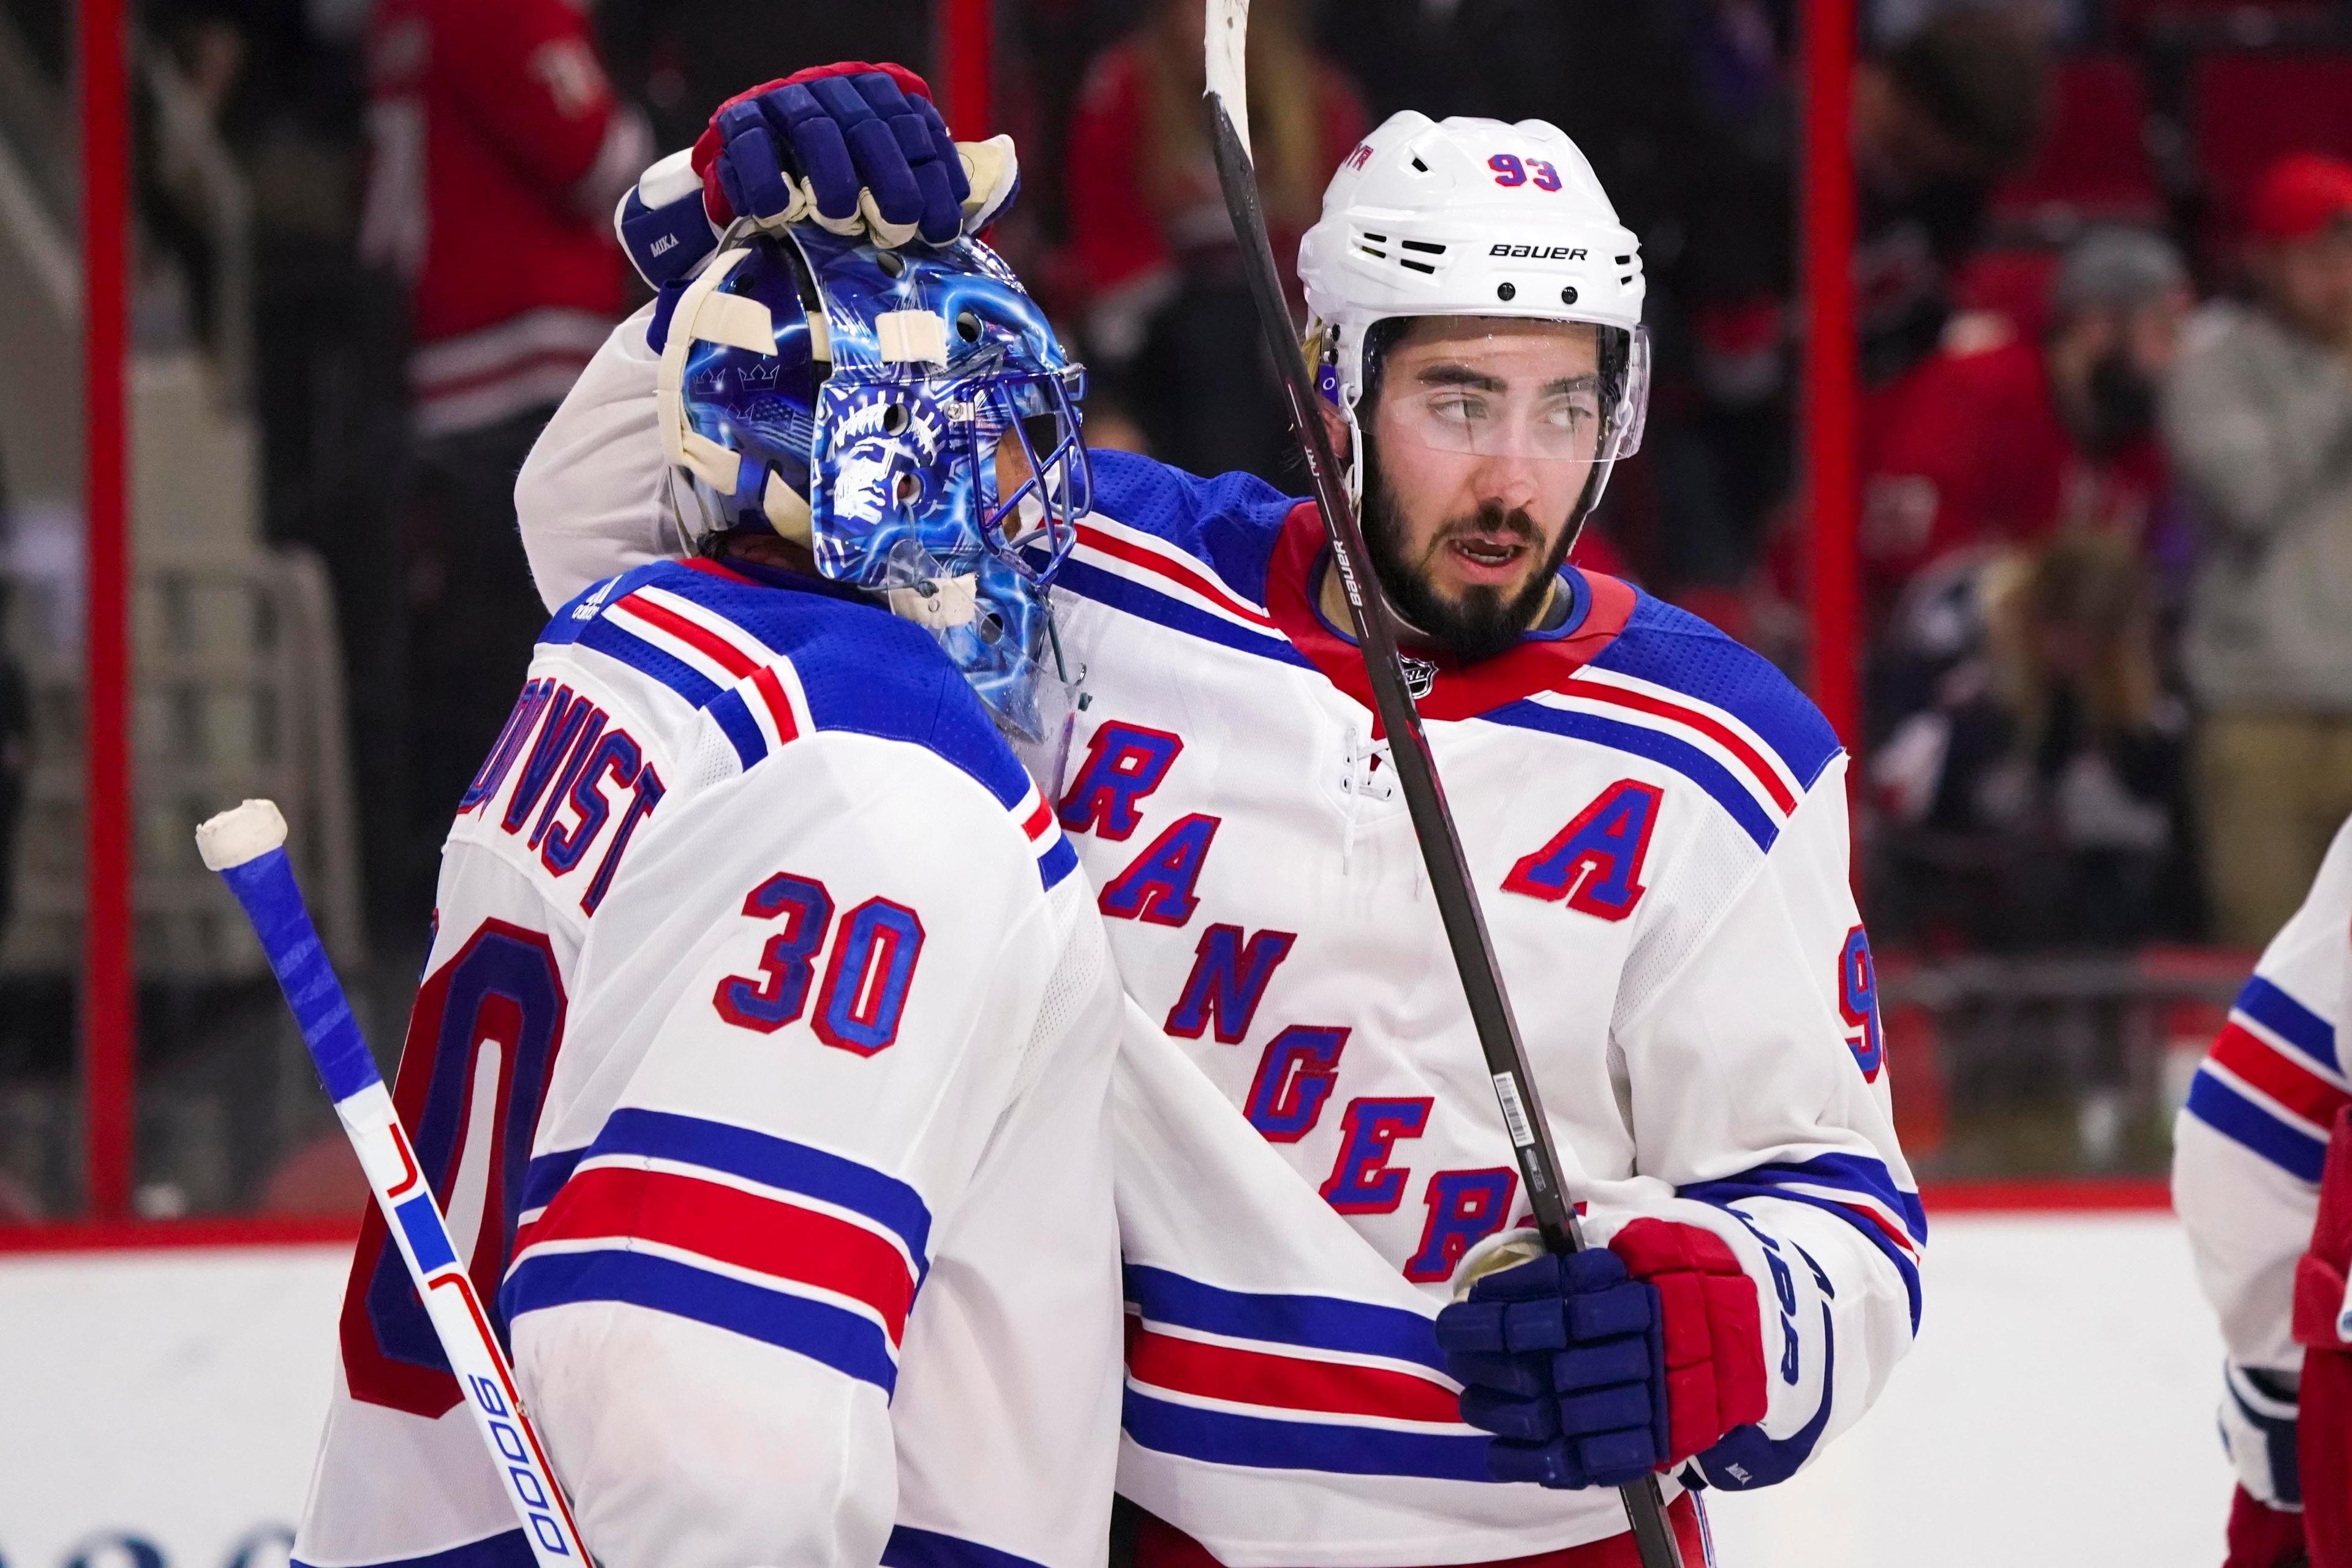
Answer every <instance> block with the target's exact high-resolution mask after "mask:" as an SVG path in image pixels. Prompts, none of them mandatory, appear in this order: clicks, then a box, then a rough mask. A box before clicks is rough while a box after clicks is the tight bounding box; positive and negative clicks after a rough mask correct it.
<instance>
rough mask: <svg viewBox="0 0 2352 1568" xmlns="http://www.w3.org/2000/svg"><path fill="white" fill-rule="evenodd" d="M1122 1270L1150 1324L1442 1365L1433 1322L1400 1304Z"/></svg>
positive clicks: (1136, 1267)
mask: <svg viewBox="0 0 2352 1568" xmlns="http://www.w3.org/2000/svg"><path fill="white" fill-rule="evenodd" d="M1122 1272H1123V1273H1124V1275H1125V1277H1126V1283H1127V1296H1128V1300H1130V1301H1133V1302H1134V1303H1135V1304H1136V1305H1137V1306H1138V1307H1139V1308H1141V1309H1142V1310H1143V1315H1144V1317H1145V1318H1146V1319H1147V1320H1149V1321H1151V1322H1155V1323H1166V1324H1169V1325H1170V1326H1171V1327H1174V1328H1180V1329H1200V1330H1202V1331H1206V1332H1209V1333H1213V1334H1226V1335H1230V1336H1232V1337H1233V1338H1235V1339H1244V1340H1263V1341H1265V1342H1267V1343H1270V1344H1282V1345H1300V1346H1303V1347H1305V1348H1307V1349H1309V1350H1327V1351H1352V1352H1356V1353H1357V1354H1360V1355H1377V1356H1387V1357H1388V1358H1389V1359H1390V1360H1391V1361H1408V1362H1412V1363H1415V1364H1416V1365H1419V1366H1425V1367H1428V1368H1430V1369H1431V1370H1432V1371H1434V1372H1439V1373H1443V1372H1444V1370H1445V1362H1444V1358H1443V1357H1442V1356H1440V1355H1439V1354H1438V1353H1437V1329H1436V1325H1435V1323H1434V1321H1433V1320H1431V1319H1428V1318H1424V1317H1423V1316H1422V1315H1421V1314H1420V1313H1418V1312H1412V1311H1407V1310H1404V1309H1403V1308H1401V1307H1375V1306H1370V1305H1367V1304H1366V1303H1364V1302H1361V1301H1342V1300H1338V1299H1336V1298H1334V1297H1329V1296H1275V1295H1255V1294H1251V1293H1247V1292H1244V1291H1240V1290H1223V1289H1218V1288H1217V1287H1216V1286H1214V1285H1203V1284H1202V1283H1201V1282H1200V1281H1199V1280H1197V1279H1185V1278H1184V1277H1183V1276H1182V1275H1181V1274H1171V1273H1170V1272H1169V1271H1168V1270H1166V1269H1164V1268H1150V1267H1149V1266H1147V1265H1144V1264H1140V1263H1130V1264H1129V1265H1128V1266H1127V1268H1125V1269H1124V1270H1123V1271H1122ZM1483 1474H1484V1472H1483V1471H1481V1475H1482V1476H1483Z"/></svg>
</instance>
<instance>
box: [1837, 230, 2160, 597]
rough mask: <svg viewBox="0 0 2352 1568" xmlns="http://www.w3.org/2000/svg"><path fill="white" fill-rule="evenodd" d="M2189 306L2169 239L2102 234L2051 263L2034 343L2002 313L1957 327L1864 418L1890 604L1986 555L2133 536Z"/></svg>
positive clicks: (2143, 511) (1873, 539)
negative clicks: (1964, 559) (2005, 548)
mask: <svg viewBox="0 0 2352 1568" xmlns="http://www.w3.org/2000/svg"><path fill="white" fill-rule="evenodd" d="M2190 303H2191V300H2190V294H2189V272H2188V268H2187V267H2186V266H2185V265H2184V264H2183V262H2182V261H2181V258H2180V255H2179V252H2178V251H2176V250H2175V249H2174V248H2173V247H2172V246H2171V245H2170V244H2168V242H2166V241H2165V240H2162V239H2159V238H2158V237H2156V236H2154V235H2150V234H2144V233H2141V232H2139V231H2137V230H2133V229H2104V230H2096V231H2094V232H2093V233H2091V234H2089V235H2087V236H2085V237H2084V238H2082V239H2080V240H2078V241H2076V242H2075V244H2074V247H2072V248H2071V249H2069V250H2068V251H2067V253H2066V256H2065V258H2064V259H2063V261H2062V262H2061V263H2060V265H2059V268H2058V271H2057V274H2056V276H2055V278H2054V279H2053V282H2052V285H2051V291H2050V304H2049V312H2048V327H2047V329H2046V331H2045V333H2044V335H2043V337H2042V341H2041V342H2033V341H2032V340H2031V339H2028V338H2023V337H2020V336H2019V335H2018V334H2017V333H2016V332H2015V331H2014V330H2013V329H2012V328H2011V326H2010V325H2009V323H2008V322H2007V321H2005V320H2004V319H2003V318H2000V317H1998V316H1992V315H1981V316H1979V315H1969V316H1961V317H1956V318H1954V319H1953V321H1952V325H1951V330H1949V331H1947V332H1946V334H1945V342H1944V345H1943V347H1941V348H1940V349H1938V350H1937V352H1936V353H1934V354H1932V355H1930V356H1929V357H1928V358H1927V361H1925V362H1924V363H1922V364H1920V365H1919V367H1918V368H1917V369H1916V370H1915V371H1913V372H1912V373H1911V374H1909V375H1907V376H1906V377H1905V378H1904V379H1903V380H1902V381H1900V382H1898V383H1896V384H1895V385H1894V386H1892V387H1890V388H1887V389H1886V390H1885V391H1884V392H1882V393H1880V394H1879V395H1877V398H1876V404H1877V406H1876V407H1875V408H1874V410H1873V411H1872V417H1871V420H1870V426H1871V440H1870V443H1869V446H1870V450H1869V452H1868V453H1867V455H1866V457H1865V459H1864V460H1865V464H1866V468H1865V470H1864V471H1865V476H1866V477H1865V482H1864V519H1863V537H1862V546H1863V553H1864V561H1865V562H1866V563H1867V565H1868V568H1869V570H1870V572H1871V574H1872V576H1873V578H1874V585H1875V586H1876V587H1877V588H1878V589H1879V591H1880V593H1881V594H1882V595H1884V596H1885V599H1886V600H1891V599H1892V598H1893V597H1894V595H1895V594H1897V593H1899V592H1900V590H1901V589H1902V587H1903V586H1904V584H1907V583H1909V582H1910V581H1911V580H1912V579H1914V578H1915V577H1916V576H1917V575H1918V574H1920V573H1921V572H1922V571H1923V570H1926V569H1927V568H1930V567H1932V566H1934V565H1936V564H1937V563H1942V562H1946V561H1948V560H1952V559H1954V558H1955V557H1959V556H1963V555H1969V554H1972V553H1974V552H1980V551H1982V550H1983V549H1985V548H1986V547H1988V546H1995V545H2028V546H2030V545H2032V544H2034V543H2037V542H2040V541H2042V540H2043V539H2045V538H2048V537H2049V536H2050V535H2052V534H2053V533H2058V532H2062V531H2069V530H2092V531H2107V532H2113V533H2115V534H2116V535H2117V536H2119V537H2121V538H2123V539H2125V540H2126V541H2127V542H2132V543H2135V544H2137V543H2138V542H2141V541H2142V540H2143V539H2144V537H2145V536H2146V534H2147V528H2148V523H2149V519H2150V516H2151V513H2152V512H2153V510H2154V509H2155V507H2156V505H2157V503H2158V499H2159V497H2160V495H2161V493H2162V490H2163V488H2164V480H2165V467H2164V458H2163V452H2162V449H2161V447H2160V446H2159V445H2158V441H2157V439H2156V407H2157V400H2158V392H2159V389H2160V388H2161V387H2162V385H2163V384H2164V381H2165V378H2166V376H2167V375H2168V373H2169V372H2170V370H2171V367H2172V363H2173V360H2174V358H2175V356H2176V354H2177V353H2179V343H2180V337H2181V330H2182V326H2183V323H2184V322H2185V321H2187V319H2188V315H2189V306H2190Z"/></svg>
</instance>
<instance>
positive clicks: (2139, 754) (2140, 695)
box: [1869, 531, 2193, 948]
mask: <svg viewBox="0 0 2352 1568" xmlns="http://www.w3.org/2000/svg"><path fill="white" fill-rule="evenodd" d="M1922 586H1923V590H1927V589H1929V588H1930V587H1932V591H1923V592H1920V593H1918V594H1916V595H1914V596H1913V597H1911V598H1910V599H1909V600H1907V601H1906V611H1907V612H1908V613H1907V615H1906V616H1905V617H1904V618H1903V619H1902V620H1901V621H1899V622H1898V623H1897V625H1896V626H1895V627H1894V628H1893V629H1892V631H1893V635H1892V636H1891V637H1890V639H1889V644H1888V651H1887V653H1886V655H1885V660H1886V662H1887V663H1888V664H1890V665H1892V666H1894V667H1895V669H1894V677H1895V679H1894V684H1896V685H1898V686H1900V687H1901V688H1903V689H1907V690H1908V691H1909V692H1911V693H1912V694H1913V700H1912V704H1911V705H1910V706H1909V707H1908V708H1906V710H1904V711H1903V713H1902V715H1901V717H1900V718H1899V719H1898V720H1897V721H1896V722H1895V724H1894V725H1893V726H1892V727H1891V729H1890V731H1889V732H1888V734H1887V737H1886V740H1885V742H1884V743H1883V744H1882V745H1880V746H1879V747H1878V748H1876V750H1875V752H1874V754H1873V755H1872V758H1871V762H1870V770H1869V781H1870V786H1871V792H1872V794H1873V795H1874V797H1875V799H1876V801H1877V804H1878V805H1879V807H1880V809H1881V811H1882V813H1883V814H1884V816H1885V820H1886V821H1887V822H1888V824H1889V826H1890V827H1891V829H1892V831H1891V833H1890V835H1889V838H1890V844H1889V849H1890V858H1891V859H1892V862H1893V865H1892V867H1891V868H1892V869H1893V870H1894V871H1895V885H1894V887H1893V888H1891V889H1890V892H1891V893H1893V894H1894V895H1895V900H1896V901H1897V902H1898V903H1899V904H1901V905H1905V906H1908V907H1907V908H1903V909H1900V910H1896V911H1895V913H1896V916H1897V923H1900V924H1902V925H1905V926H1908V927H1910V928H1911V931H1912V934H1913V935H1914V936H1915V937H1926V938H1927V939H1928V940H1930V941H1934V940H1936V939H1938V938H1940V939H1943V940H1947V941H1950V940H1957V941H1958V942H1963V943H1966V944H1967V945H1969V946H1978V947H1990V948H2004V947H2008V948H2014V947H2048V946H2065V947H2119V946H2126V945H2131V944H2135V943H2137V942H2146V941H2148V940H2150V939H2151V938H2155V937H2159V936H2179V935H2181V934H2184V928H2185V927H2186V926H2187V925H2188V924H2189V920H2190V918H2191V916H2192V914H2193V910H2192V909H2191V907H2190V904H2189V879H2187V878H2186V877H2185V876H2183V875H2180V874H2179V848H2180V847H2181V844H2182V841H2183V834H2182V824H2183V818H2184V810H2183V806H2184V801H2185V795H2186V791H2185V778H2186V772H2187V768H2186V761H2185V738H2186V733H2187V729H2188V722H2187V716H2186V710H2185V709H2184V707H2183V705H2182V704H2181V703H2180V701H2179V699H2178V698H2177V697H2175V696H2173V695H2171V694H2169V693H2168V692H2167V691H2166V690H2165V689H2164V687H2163V684H2162V679H2161V674H2160V667H2159V663H2158V652H2157V637H2156V626H2157V621H2156V613H2155V595H2154V577H2153V574H2152V573H2151V572H2150V570H2149V569H2148V566H2147V563H2146V562H2145V561H2144V560H2142V559H2141V557H2140V555H2139V552H2137V549H2136V548H2135V547H2134V545H2133V542H2132V541H2130V540H2129V539H2127V538H2126V537H2125V536H2123V535H2122V534H2119V533H2116V532H2112V531H2106V532H2098V531H2074V532H2067V533H2061V534H2058V535H2056V536H2055V537H2053V538H2052V539H2050V540H2048V541H2047V542H2043V543H2042V544H2040V545H2039V546H2038V547H2035V548H2032V549H2016V548H2009V549H2002V550H1997V551H1994V552H1990V554H1980V555H1979V556H1976V557H1975V558H1973V559H1972V560H1971V561H1970V562H1969V563H1968V564H1967V565H1966V567H1965V568H1964V569H1958V570H1954V571H1952V572H1949V573H1947V574H1944V575H1942V576H1941V577H1940V578H1938V579H1937V580H1936V581H1935V582H1934V583H1933V584H1923V585H1922ZM1880 907H1884V906H1880Z"/></svg>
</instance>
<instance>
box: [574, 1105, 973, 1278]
mask: <svg viewBox="0 0 2352 1568" xmlns="http://www.w3.org/2000/svg"><path fill="white" fill-rule="evenodd" d="M604 1154H644V1155H647V1156H650V1157H651V1158H654V1159H656V1160H676V1161H678V1162H680V1163H684V1164H689V1165H701V1166H705V1167H707V1168H708V1169H710V1170H713V1171H723V1172H726V1173H728V1174H730V1175H735V1176H741V1177H744V1178H745V1179H747V1180H749V1181H754V1182H758V1183H761V1184H762V1185H765V1186H771V1187H777V1188H781V1189H782V1190H784V1191H786V1192H793V1193H800V1194H803V1195H805V1196H808V1197H813V1198H817V1199H820V1200H822V1201H824V1202H825V1203H829V1204H835V1205H839V1206H840V1207H842V1208H845V1209H854V1210H856V1212H857V1213H859V1214H862V1215H865V1216H866V1218H868V1219H870V1220H873V1221H874V1222H875V1223H876V1224H877V1225H883V1226H888V1227H889V1228H890V1229H891V1230H893V1231H895V1232H897V1233H898V1239H899V1240H901V1241H903V1242H904V1243H906V1246H907V1251H908V1255H909V1256H910V1257H912V1258H914V1260H915V1268H916V1272H917V1274H918V1276H920V1275H921V1274H922V1273H924V1272H925V1271H927V1270H928V1268H929V1248H930V1239H931V1211H930V1208H929V1205H926V1204H925V1203H924V1202H923V1198H922V1194H920V1193H918V1192H917V1191H915V1189H914V1188H912V1187H910V1186H908V1184H906V1183H904V1182H902V1181H899V1180H898V1178H897V1177H895V1176H886V1175H884V1174H883V1173H881V1172H879V1171H877V1170H875V1169H874V1168H873V1167H872V1166H870V1165H861V1164H859V1163H856V1161H855V1160H845V1159H843V1158H842V1157H841V1156H840V1155H838V1154H831V1153H827V1152H825V1151H824V1150H822V1149H813V1148H811V1147H809V1146H808V1145H807V1144H805V1143H795V1142H792V1141H791V1140H789V1139H784V1138H777V1137H774V1136H772V1135H771V1134H769V1133H765V1132H759V1131H753V1130H752V1129H751V1128H749V1127H738V1126H736V1125H735V1124H734V1123H732V1122H727V1121H705V1120H704V1119H702V1118H701V1117H698V1116H681V1115H678V1114H677V1113H676V1112H673V1111H667V1110H640V1109H636V1108H634V1107H624V1108H623V1109H621V1110H615V1111H614V1112H613V1114H612V1115H611V1116H610V1117H608V1118H606V1119H605V1122H604V1131H601V1132H599V1133H597V1134H596V1142H594V1143H593V1144H591V1145H590V1146H589V1149H588V1155H587V1157H588V1158H591V1159H593V1158H595V1157H596V1156H599V1155H604Z"/></svg>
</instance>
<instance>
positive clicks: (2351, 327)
mask: <svg viewBox="0 0 2352 1568" xmlns="http://www.w3.org/2000/svg"><path fill="white" fill-rule="evenodd" d="M2248 216H2249V218H2250V220H2251V229H2252V236H2251V237H2252V246H2251V254H2250V261H2251V263H2252V277H2253V279H2254V284H2255V299H2254V300H2253V302H2252V303H2250V304H2240V303H2237V302H2234V301H2223V302H2217V303H2215V304H2214V305H2212V306H2211V307H2210V308H2209V309H2208V310H2206V311H2205V312H2204V313H2203V314H2202V315H2201V316H2200V318H2199V319H2198V320H2197V321H2195V323H2194V324H2193V325H2192V327H2191V330H2190V332H2189V341H2188V343H2187V345H2186V347H2185V349H2184V351H2183V353H2182V356H2181V363H2180V366H2179V372H2178V374H2176V375H2175V377H2174V378H2173V382H2172V384H2171V387H2170V389H2169V392H2168V395H2167V397H2166V399H2165V405H2164V435H2165V440H2166V442H2167V444H2168V447H2170V450H2171V455H2172V460H2173V463H2174V464H2175V466H2176V467H2177V468H2178V470H2179V474H2180V477H2181V479H2182V481H2183V483H2184V485H2185V486H2186V487H2187V488H2188V489H2189V491H2190V493H2191V495H2192V496H2193V498H2194V499H2195V500H2197V501H2198V502H2199V503H2200V507H2199V514H2198V515H2199V520H2200V523H2201V524H2202V525H2203V528H2204V538H2203V541H2202V543H2203V547H2204V548H2203V552H2202V556H2201V559H2200V563H2199V567H2198V573H2197V580H2196V583H2195V586H2194V590H2193V593H2192V595H2191V600H2190V605H2189V625H2188V632H2187V638H2186V646H2185V647H2184V650H2183V662H2184V664H2185V667H2186V668H2187V671H2188V675H2189V684H2190V688H2191V690H2192V691H2193V693H2194V695H2195V697H2196V699H2197V701H2198V706H2199V709H2200V735H2199V740H2198V746H2197V768H2198V786H2199V804H2200V808H2201V813H2202V819H2203V823H2204V836H2205V846H2206V851H2207V867H2206V876H2207V881H2208V884H2209V888H2210V893H2211V897H2212V900H2213V904H2214V910H2215V915H2216V924H2217V927H2218V930H2217V933H2216V934H2218V935H2219V936H2220V937H2221V939H2222V940H2224V941H2226V942H2231V943H2233V944H2235V945H2238V946H2242V947H2250V948H2251V947H2256V946H2259V945H2261V944H2262V943H2263V942H2267V941H2268V940H2269V939H2270V937H2271V936H2272V934H2273V932H2275V931H2277V930H2278V929H2279V927H2280V926H2281V925H2282V924H2284V922H2285V921H2286V919H2287V917H2288V916H2289V915H2291V914H2293V913H2294V909H2295V900H2297V899H2298V898H2300V897H2301V896H2302V892H2303V889H2305V888H2306V887H2308V886H2309V885H2310V883H2311V879H2312V876H2313V874H2314V872H2315V870H2316V868H2318V865H2319V861H2320V858H2321V856H2322V855H2323V854H2325V853H2326V848H2327V844H2328V840H2329V838H2330V837H2331V836H2332V835H2333V834H2334V832H2335V830H2336V826H2337V825H2338V824H2340V823H2341V822H2342V821H2343V820H2344V818H2345V817H2346V816H2347V814H2352V165H2347V164H2345V163H2340V162H2338V161H2336V160H2335V159H2332V158H2326V157H2321V156H2318V155H2316V154H2312V153H2301V154H2296V155H2294V156H2291V157H2288V158H2286V159H2284V160H2282V161H2281V162H2280V163H2277V164H2276V165H2274V166H2273V168H2272V169H2271V170H2270V171H2269V172H2268V173H2267V174H2265V175H2264V176H2263V179H2262V181H2261V182H2260V183H2259V184H2258V187H2257V188H2256V189H2255V191H2254V192H2253V194H2252V201H2251V203H2250V204H2249V209H2248Z"/></svg>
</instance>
